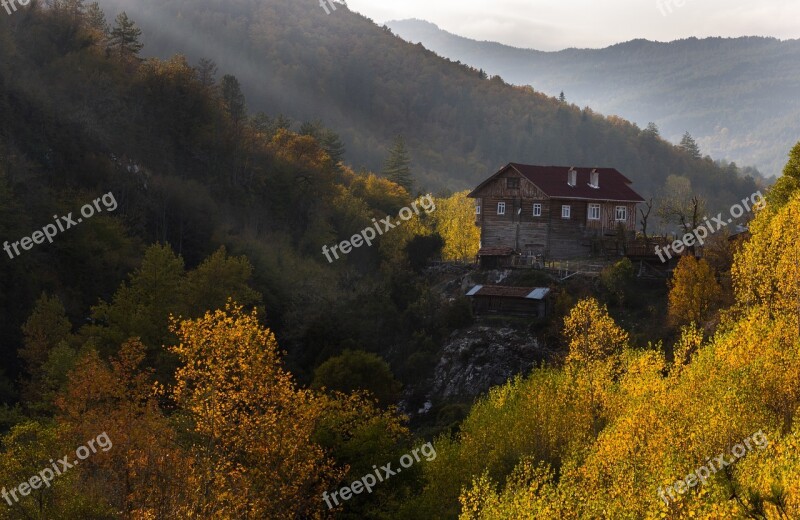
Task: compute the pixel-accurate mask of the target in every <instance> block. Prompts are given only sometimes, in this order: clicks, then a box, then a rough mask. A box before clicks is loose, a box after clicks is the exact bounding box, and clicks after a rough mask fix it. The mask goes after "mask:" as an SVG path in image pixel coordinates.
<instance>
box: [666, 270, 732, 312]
mask: <svg viewBox="0 0 800 520" xmlns="http://www.w3.org/2000/svg"><path fill="white" fill-rule="evenodd" d="M669 286H670V291H669V311H668V312H669V319H670V322H671V323H672V325H673V326H675V327H680V326H682V325H688V324H690V323H694V324H696V325H702V324H703V323H705V322H706V320H708V319H709V318H710V317H711V315H712V314H713V313H714V311H716V310H717V309H718V308H719V305H720V303H721V301H720V300H721V299H722V287H720V285H719V283H718V282H717V278H716V275H715V273H714V270H713V269H712V268H711V266H710V265H709V264H708V262H706V260H705V259H700V260H699V261H698V260H697V259H696V258H695V257H694V256H692V255H684V256H682V257H681V259H680V261H679V262H678V266H677V267H676V268H675V271H674V273H673V276H672V281H671V282H670V283H669Z"/></svg>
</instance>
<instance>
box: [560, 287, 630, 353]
mask: <svg viewBox="0 0 800 520" xmlns="http://www.w3.org/2000/svg"><path fill="white" fill-rule="evenodd" d="M564 336H565V338H566V339H567V342H568V344H569V355H568V356H567V362H568V363H569V362H590V361H600V360H603V359H606V358H608V357H609V356H611V355H613V354H619V353H620V352H622V349H623V348H624V347H625V346H626V345H627V343H628V333H627V332H625V331H624V330H622V329H621V328H620V327H619V326H618V325H617V324H616V323H615V322H614V320H613V318H611V316H609V315H608V310H607V309H606V308H605V306H603V307H601V306H600V303H599V302H598V301H597V300H595V299H594V298H585V299H583V300H581V301H579V302H578V303H577V305H575V307H573V309H572V310H571V311H570V313H569V315H568V316H567V317H566V318H564Z"/></svg>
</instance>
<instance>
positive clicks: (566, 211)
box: [561, 204, 572, 220]
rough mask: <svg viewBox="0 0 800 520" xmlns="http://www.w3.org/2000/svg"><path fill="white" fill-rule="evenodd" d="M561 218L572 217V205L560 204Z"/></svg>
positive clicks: (567, 218)
mask: <svg viewBox="0 0 800 520" xmlns="http://www.w3.org/2000/svg"><path fill="white" fill-rule="evenodd" d="M561 218H563V219H564V220H569V219H570V218H572V206H571V205H569V204H563V205H562V206H561Z"/></svg>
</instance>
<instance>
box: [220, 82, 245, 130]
mask: <svg viewBox="0 0 800 520" xmlns="http://www.w3.org/2000/svg"><path fill="white" fill-rule="evenodd" d="M221 84H222V99H223V100H224V101H225V106H226V108H227V109H228V113H229V114H230V116H231V119H233V122H234V124H235V125H236V126H237V127H238V126H239V123H240V122H242V121H243V120H244V118H245V116H246V115H247V105H246V104H245V99H244V94H242V87H241V85H240V84H239V80H238V79H236V76H231V75H230V74H226V75H224V76H223V77H222V83H221Z"/></svg>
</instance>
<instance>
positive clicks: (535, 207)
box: [533, 204, 542, 217]
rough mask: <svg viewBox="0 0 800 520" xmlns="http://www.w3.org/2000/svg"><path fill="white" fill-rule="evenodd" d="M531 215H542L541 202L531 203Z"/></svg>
mask: <svg viewBox="0 0 800 520" xmlns="http://www.w3.org/2000/svg"><path fill="white" fill-rule="evenodd" d="M533 216H534V217H541V216H542V205H541V204H534V205H533Z"/></svg>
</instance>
